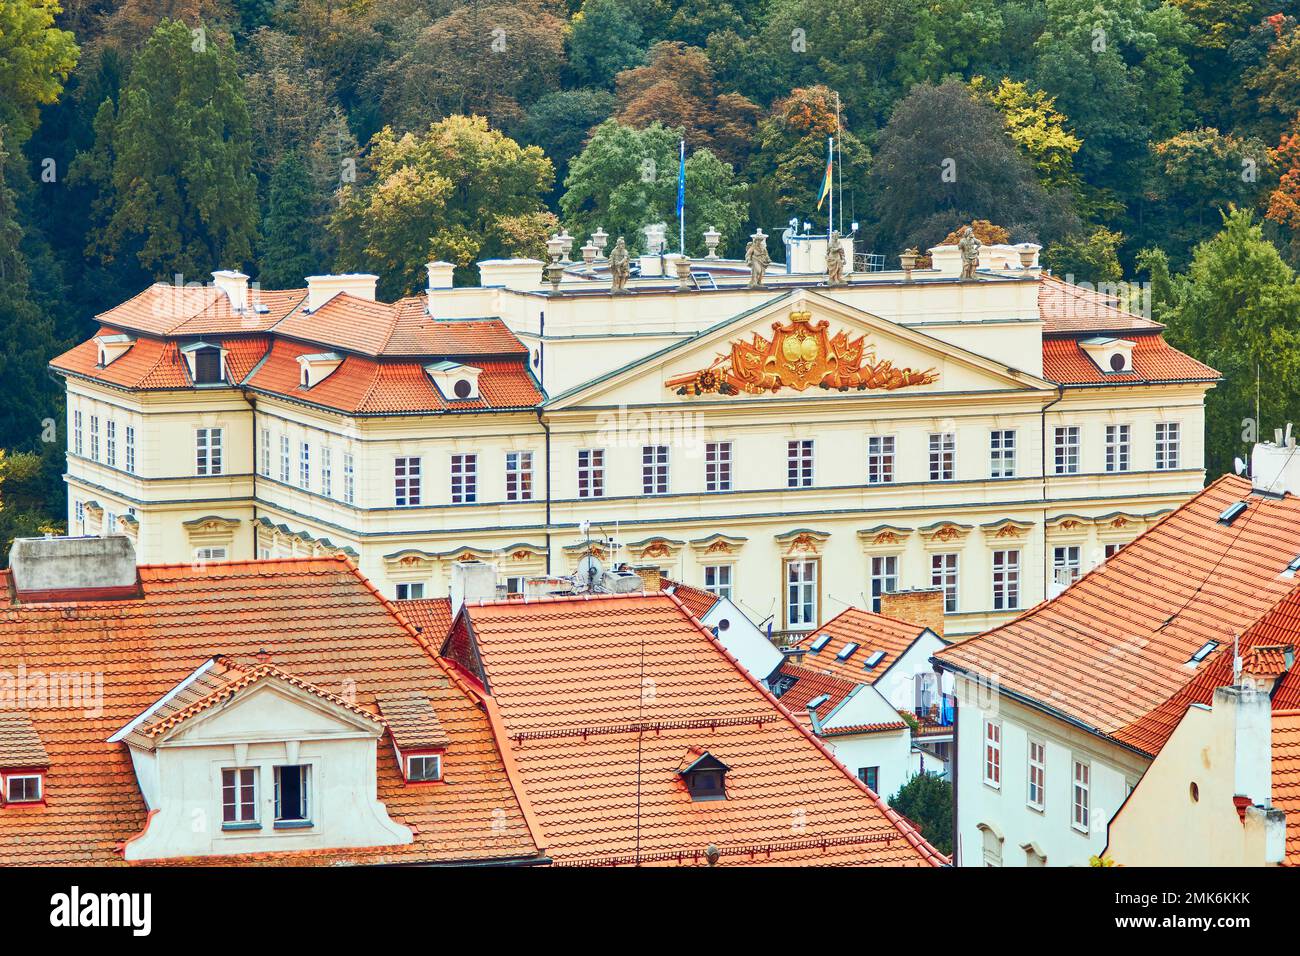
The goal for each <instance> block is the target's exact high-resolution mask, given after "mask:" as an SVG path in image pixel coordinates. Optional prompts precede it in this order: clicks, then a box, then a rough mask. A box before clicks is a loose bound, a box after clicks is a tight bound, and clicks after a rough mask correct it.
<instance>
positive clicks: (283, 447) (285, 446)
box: [280, 435, 289, 485]
mask: <svg viewBox="0 0 1300 956" xmlns="http://www.w3.org/2000/svg"><path fill="white" fill-rule="evenodd" d="M280 480H281V481H283V482H284V483H285V484H286V485H287V484H288V483H289V436H288V435H281V436H280Z"/></svg>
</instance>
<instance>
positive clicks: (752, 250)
mask: <svg viewBox="0 0 1300 956" xmlns="http://www.w3.org/2000/svg"><path fill="white" fill-rule="evenodd" d="M771 264H772V259H771V257H769V256H768V254H767V236H766V235H765V234H764V232H763V230H762V229H759V230H758V231H757V232H755V233H754V234H753V235H752V236H750V237H749V245H748V246H746V247H745V265H747V266H749V287H750V288H751V289H761V288H762V287H763V274H764V273H766V272H767V267H768V266H770V265H771Z"/></svg>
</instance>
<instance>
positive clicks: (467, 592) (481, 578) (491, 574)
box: [451, 561, 497, 617]
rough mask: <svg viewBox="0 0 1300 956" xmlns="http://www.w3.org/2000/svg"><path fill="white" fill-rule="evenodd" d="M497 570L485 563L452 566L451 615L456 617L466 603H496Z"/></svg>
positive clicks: (460, 562)
mask: <svg viewBox="0 0 1300 956" xmlns="http://www.w3.org/2000/svg"><path fill="white" fill-rule="evenodd" d="M496 596H497V569H496V568H494V567H493V566H492V565H490V564H487V563H485V562H483V561H457V562H456V563H455V564H453V565H452V566H451V615H452V617H455V616H456V614H457V613H458V612H459V611H460V609H461V608H462V607H464V606H465V602H466V601H494V600H496Z"/></svg>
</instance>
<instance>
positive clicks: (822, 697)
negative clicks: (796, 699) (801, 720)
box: [808, 694, 831, 710]
mask: <svg viewBox="0 0 1300 956" xmlns="http://www.w3.org/2000/svg"><path fill="white" fill-rule="evenodd" d="M830 699H831V695H830V694H818V695H817V696H816V697H814V698H813V699H812V700H810V701H808V709H809V710H816V709H817V708H818V707H820V706H821V705H822V704H824V703H826V702H827V701H828V700H830Z"/></svg>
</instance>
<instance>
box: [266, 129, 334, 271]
mask: <svg viewBox="0 0 1300 956" xmlns="http://www.w3.org/2000/svg"><path fill="white" fill-rule="evenodd" d="M316 206H317V203H316V197H315V195H314V193H313V191H312V188H311V180H310V178H309V176H308V174H307V167H306V165H305V164H304V163H303V161H302V157H301V156H300V155H299V154H298V153H296V152H293V153H286V154H285V156H284V158H283V159H281V160H280V162H279V163H278V164H277V165H276V167H275V172H274V173H273V174H272V175H271V185H270V189H269V196H268V199H267V210H266V218H265V219H263V220H262V237H261V243H260V245H259V249H258V261H259V262H260V264H261V265H260V268H259V269H258V275H257V278H258V281H259V282H260V283H261V284H262V287H263V288H266V289H295V288H299V287H300V286H301V285H302V281H303V279H304V278H305V277H306V276H309V275H316V274H318V273H319V271H320V270H321V268H322V266H323V265H324V263H323V262H322V261H321V260H320V258H319V257H318V256H319V248H318V246H317V244H316V243H315V242H314V241H313V240H314V237H315V234H316V230H315V229H312V228H308V226H309V225H310V224H311V223H312V222H313V221H314V220H316V218H317V216H316V212H317V209H316Z"/></svg>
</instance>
